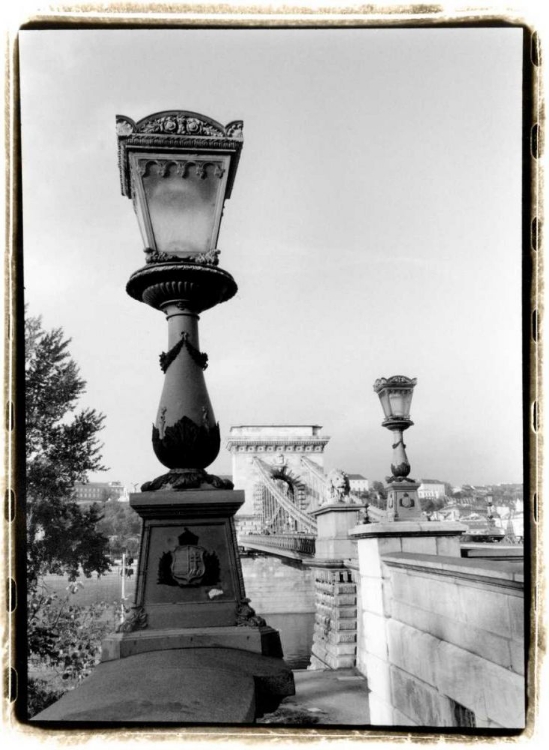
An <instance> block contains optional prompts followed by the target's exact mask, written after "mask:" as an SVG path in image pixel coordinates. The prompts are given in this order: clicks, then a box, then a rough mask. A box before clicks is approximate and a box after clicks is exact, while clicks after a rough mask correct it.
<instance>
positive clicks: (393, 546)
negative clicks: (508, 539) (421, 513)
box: [350, 521, 465, 725]
mask: <svg viewBox="0 0 549 750" xmlns="http://www.w3.org/2000/svg"><path fill="white" fill-rule="evenodd" d="M464 529H465V527H464V526H463V524H459V523H455V522H451V521H445V522H437V521H432V522H428V521H422V522H418V521H400V522H399V521H396V522H385V523H370V524H362V525H360V526H356V527H355V528H353V529H351V530H350V536H351V538H353V539H355V540H356V541H357V542H358V565H359V581H358V585H359V587H360V601H361V606H360V612H359V615H358V644H357V660H356V666H357V668H358V669H359V670H360V671H361V672H362V674H364V675H365V676H366V678H367V679H368V688H369V690H370V691H371V692H370V695H369V702H370V721H371V723H372V724H376V725H382V724H386V725H394V724H398V723H399V722H400V718H401V717H399V715H398V711H396V709H395V707H394V703H393V695H394V686H393V685H392V678H391V674H392V672H391V664H390V661H389V647H388V643H389V634H388V623H389V621H390V618H391V602H392V592H391V589H390V582H389V580H388V577H387V576H388V573H387V570H386V566H385V565H384V564H383V556H384V555H386V554H391V553H394V552H406V553H417V554H421V555H433V556H438V555H442V556H447V557H460V543H459V537H460V535H461V534H462V533H463V531H464Z"/></svg>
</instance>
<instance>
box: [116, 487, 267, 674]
mask: <svg viewBox="0 0 549 750" xmlns="http://www.w3.org/2000/svg"><path fill="white" fill-rule="evenodd" d="M243 494H244V493H242V492H236V491H233V490H194V491H193V490H188V491H185V492H174V491H158V492H142V493H139V494H134V495H131V496H130V504H131V506H132V508H133V509H134V510H135V511H137V513H138V514H139V515H140V516H141V518H142V519H143V532H142V538H141V550H140V556H139V567H138V573H137V585H136V592H135V601H134V605H133V607H132V610H131V612H130V613H129V615H128V616H127V618H126V620H125V621H124V623H123V624H122V625H121V626H119V628H118V630H119V632H117V633H115V634H114V635H112V636H110V637H108V638H107V639H105V641H104V642H103V651H102V661H110V660H112V659H117V658H124V657H127V656H134V655H136V654H142V653H145V652H148V651H158V650H165V649H181V648H202V647H211V648H236V649H242V650H245V651H253V652H256V653H259V654H264V655H269V656H273V657H282V649H281V645H280V636H279V633H278V631H276V630H274V629H273V628H270V627H268V626H267V625H266V624H265V621H264V620H263V619H262V618H260V617H258V616H256V615H255V612H254V611H253V609H252V608H251V607H250V606H249V604H248V599H246V594H245V590H244V582H243V578H242V569H241V566H240V558H239V556H238V550H237V545H236V536H235V530H234V520H233V516H234V514H235V513H236V511H237V510H238V508H239V507H240V506H241V505H242V502H243Z"/></svg>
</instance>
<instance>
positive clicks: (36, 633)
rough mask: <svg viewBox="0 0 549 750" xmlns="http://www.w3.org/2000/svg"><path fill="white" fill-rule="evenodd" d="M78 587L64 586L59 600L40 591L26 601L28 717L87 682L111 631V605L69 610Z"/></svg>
mask: <svg viewBox="0 0 549 750" xmlns="http://www.w3.org/2000/svg"><path fill="white" fill-rule="evenodd" d="M82 586H83V584H82V583H79V582H77V583H71V584H69V586H68V587H67V591H68V593H67V595H66V596H65V597H64V598H61V597H59V596H58V595H57V594H53V593H49V592H48V590H47V588H46V587H45V586H43V585H42V586H39V587H37V588H36V589H35V590H34V591H32V592H31V593H30V595H29V606H28V651H29V671H30V676H29V682H28V685H29V691H28V706H27V707H28V711H29V716H32V715H34V713H38V712H39V711H41V710H42V709H43V708H46V706H47V705H50V704H51V703H53V702H55V701H56V700H58V699H59V698H60V697H61V695H63V694H64V693H65V692H67V690H71V689H72V688H74V687H76V685H78V684H79V683H80V682H81V681H82V680H84V679H85V678H86V677H88V675H89V674H90V673H91V671H92V670H93V668H94V667H95V666H96V665H97V664H99V661H100V658H101V641H102V639H103V638H104V637H105V636H106V635H107V634H108V633H109V632H111V631H112V630H113V629H114V625H115V616H116V603H115V604H113V605H112V604H111V605H108V604H106V603H105V602H99V603H97V604H91V605H87V606H76V605H74V604H71V601H70V600H71V596H72V595H73V594H75V593H76V591H78V589H79V588H81V587H82Z"/></svg>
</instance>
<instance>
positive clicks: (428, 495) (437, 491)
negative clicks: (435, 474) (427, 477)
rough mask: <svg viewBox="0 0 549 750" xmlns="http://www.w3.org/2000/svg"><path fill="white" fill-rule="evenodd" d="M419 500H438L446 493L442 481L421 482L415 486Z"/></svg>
mask: <svg viewBox="0 0 549 750" xmlns="http://www.w3.org/2000/svg"><path fill="white" fill-rule="evenodd" d="M417 494H418V496H419V499H420V500H438V499H439V498H441V497H444V495H445V494H446V488H445V486H444V484H443V483H442V482H422V483H421V484H420V485H419V487H418V488H417Z"/></svg>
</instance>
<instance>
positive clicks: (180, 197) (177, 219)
mask: <svg viewBox="0 0 549 750" xmlns="http://www.w3.org/2000/svg"><path fill="white" fill-rule="evenodd" d="M143 165H145V166H143ZM227 166H228V165H227V164H226V163H225V159H223V158H222V159H215V160H210V159H195V158H192V159H191V158H187V159H185V160H183V159H182V160H178V161H175V160H171V159H157V160H154V159H148V160H140V167H141V169H140V172H141V185H142V191H141V196H140V197H141V199H142V200H143V199H144V205H143V206H142V207H141V208H142V211H143V213H144V216H143V220H144V221H143V223H144V225H145V228H146V234H147V235H150V237H149V238H148V239H149V244H150V246H152V247H153V248H154V249H155V250H157V251H159V252H163V253H168V254H169V255H180V256H181V257H185V256H187V255H195V254H197V253H205V252H208V250H211V249H212V248H215V246H216V243H217V235H218V232H219V223H220V220H221V210H222V208H223V198H224V193H225V183H226V175H227V168H226V167H227ZM216 167H217V168H216ZM143 171H144V173H143ZM147 230H148V231H147Z"/></svg>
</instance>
